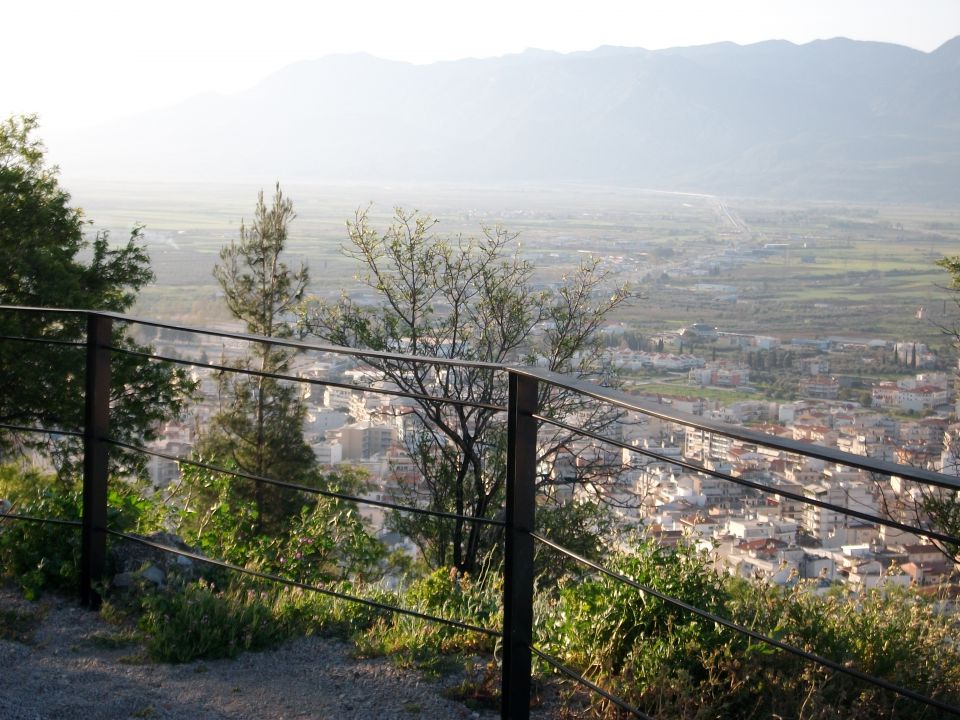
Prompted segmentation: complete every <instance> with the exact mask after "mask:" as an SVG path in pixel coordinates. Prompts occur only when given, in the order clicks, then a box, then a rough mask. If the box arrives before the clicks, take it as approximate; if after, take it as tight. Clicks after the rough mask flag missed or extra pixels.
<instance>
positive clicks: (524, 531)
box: [500, 372, 537, 720]
mask: <svg viewBox="0 0 960 720" xmlns="http://www.w3.org/2000/svg"><path fill="white" fill-rule="evenodd" d="M536 412H537V380H536V379H535V378H531V377H527V376H524V375H519V374H517V373H515V372H510V401H509V406H508V420H507V498H506V501H507V507H506V525H507V527H506V538H505V543H506V548H505V551H504V583H503V676H502V678H501V686H500V687H501V700H500V702H501V705H500V717H501V718H502V719H503V720H527V719H528V718H529V717H530V675H531V652H530V644H531V642H532V641H533V537H531V535H530V533H531V532H532V531H533V529H534V520H535V516H536V490H535V480H536V465H537V421H536V419H535V418H534V417H533V415H534V413H536Z"/></svg>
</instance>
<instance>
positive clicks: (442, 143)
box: [60, 38, 960, 201]
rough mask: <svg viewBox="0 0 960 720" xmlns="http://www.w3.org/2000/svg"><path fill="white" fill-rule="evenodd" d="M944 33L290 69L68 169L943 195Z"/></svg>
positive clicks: (953, 139) (952, 71) (958, 143)
mask: <svg viewBox="0 0 960 720" xmlns="http://www.w3.org/2000/svg"><path fill="white" fill-rule="evenodd" d="M958 70H960V38H957V39H954V40H952V41H950V42H948V43H946V44H945V45H943V46H942V47H941V48H939V49H938V50H936V51H935V52H932V53H922V52H919V51H915V50H911V49H909V48H905V47H900V46H896V45H888V44H883V43H871V42H857V41H852V40H845V39H841V38H838V39H833V40H825V41H816V42H812V43H809V44H806V45H802V46H797V45H793V44H792V43H789V42H785V41H771V42H765V43H758V44H756V45H749V46H744V47H741V46H737V45H733V44H731V43H720V44H715V45H708V46H701V47H693V48H672V49H669V50H660V51H647V50H642V49H632V48H611V47H604V48H599V49H597V50H595V51H593V52H581V53H572V54H569V55H560V54H556V53H550V52H543V51H528V52H526V53H522V54H519V55H511V56H506V57H501V58H493V59H486V60H462V61H457V62H446V63H436V64H433V65H425V66H415V65H410V64H405V63H396V62H389V61H385V60H379V59H376V58H373V57H370V56H367V55H340V56H330V57H326V58H322V59H319V60H315V61H311V62H304V63H298V64H296V65H292V66H290V67H287V68H285V69H283V70H282V71H280V72H278V73H276V74H274V75H273V76H271V77H269V78H267V79H266V80H264V81H263V82H262V83H260V84H259V85H257V86H256V87H254V88H253V89H251V90H249V91H247V92H244V93H240V94H237V95H231V96H218V95H207V96H202V97H197V98H194V99H192V100H190V101H188V102H185V103H183V104H181V105H178V106H176V107H172V108H169V109H168V110H165V111H163V112H157V113H152V114H150V115H148V116H144V117H141V118H138V119H136V120H135V121H128V122H124V123H118V124H114V125H113V126H110V127H104V128H99V129H97V130H94V131H88V132H86V133H84V134H83V135H80V136H77V137H75V138H74V139H73V141H72V142H71V143H70V144H68V145H67V146H66V147H65V152H62V153H60V156H61V157H60V159H61V164H62V165H63V166H64V168H65V169H66V170H68V171H70V172H71V173H73V174H90V175H99V176H108V177H113V178H122V177H134V176H135V177H150V178H168V179H185V178H191V179H199V178H209V179H228V178H229V179H248V178H249V179H257V180H258V181H260V182H269V181H270V180H271V179H273V178H280V179H284V180H292V179H300V180H324V181H330V180H334V181H337V180H342V181H373V182H383V181H444V182H484V183H489V182H527V181H532V182H550V181H571V182H603V183H629V184H639V185H645V186H655V187H660V188H668V189H678V190H691V191H707V192H720V193H739V194H753V195H774V196H789V197H801V198H838V199H874V200H886V199H904V200H927V201H956V200H960V83H958V82H957V80H956V78H957V76H958Z"/></svg>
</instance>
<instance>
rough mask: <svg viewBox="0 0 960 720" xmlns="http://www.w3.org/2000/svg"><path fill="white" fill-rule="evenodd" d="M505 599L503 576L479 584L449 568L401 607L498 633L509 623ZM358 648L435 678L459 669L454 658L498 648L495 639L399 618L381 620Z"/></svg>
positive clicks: (421, 583)
mask: <svg viewBox="0 0 960 720" xmlns="http://www.w3.org/2000/svg"><path fill="white" fill-rule="evenodd" d="M502 596H503V586H502V579H501V578H500V577H499V576H497V575H493V574H486V575H483V576H480V577H478V578H473V577H471V576H470V575H467V574H462V573H458V572H457V570H456V568H453V567H447V568H438V569H437V570H434V571H433V572H432V573H430V574H429V575H427V576H425V577H423V578H421V579H420V580H418V581H416V582H414V583H413V584H412V585H411V586H410V587H409V588H408V589H407V591H406V592H405V593H404V595H403V601H402V603H401V604H402V605H403V607H405V608H407V609H410V610H416V611H418V612H422V613H425V614H428V615H433V616H436V617H443V618H447V619H450V620H457V621H460V622H464V623H468V624H471V625H476V626H477V627H484V628H490V629H493V630H497V629H498V628H499V627H500V626H501V624H502V622H503V619H502V618H503V613H502V607H501V603H502V599H503V597H502ZM357 642H358V644H359V647H360V650H361V652H365V653H368V654H375V655H381V654H388V655H392V656H395V657H397V658H398V659H400V660H401V661H405V662H409V663H412V664H414V665H416V666H417V667H419V668H421V669H424V670H427V671H432V672H443V671H445V670H448V669H450V668H452V667H454V666H455V665H456V664H457V663H456V661H455V660H454V659H453V658H452V657H451V656H453V655H457V654H462V653H471V654H472V653H478V652H485V653H489V652H493V650H494V649H495V644H496V642H495V640H494V638H492V637H490V636H489V635H485V634H481V633H477V632H474V631H471V630H464V629H461V628H456V627H452V626H450V625H444V624H440V623H435V622H428V621H425V620H420V619H418V618H415V617H412V616H409V615H399V614H398V615H392V616H390V617H386V618H383V619H381V620H380V621H379V622H377V623H376V624H375V625H373V626H372V627H371V628H370V630H368V631H367V632H366V633H364V634H363V636H362V637H360V638H358V639H357Z"/></svg>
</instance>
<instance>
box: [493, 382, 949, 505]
mask: <svg viewBox="0 0 960 720" xmlns="http://www.w3.org/2000/svg"><path fill="white" fill-rule="evenodd" d="M510 369H511V371H512V372H515V373H517V374H519V375H526V376H529V377H531V378H536V379H537V380H539V381H541V382H545V383H548V384H550V385H553V386H554V387H557V388H560V389H564V390H570V391H573V392H577V393H579V394H581V395H584V396H586V397H590V398H592V399H594V400H597V401H599V402H603V403H609V404H611V405H614V406H616V407H619V408H622V409H624V410H632V411H634V412H638V413H640V414H642V415H646V416H648V417H652V418H656V419H657V420H663V421H665V422H671V423H676V424H677V425H684V426H686V427H691V428H694V429H697V430H706V431H708V432H711V433H714V434H716V435H722V436H724V437H728V438H731V439H732V440H740V441H743V442H748V443H753V444H756V445H763V446H764V447H769V448H773V449H775V450H782V451H783V452H787V453H792V454H795V455H803V456H806V457H812V458H816V459H818V460H826V461H827V462H832V463H836V464H838V465H845V466H847V467H853V468H857V469H858V470H865V471H867V472H873V473H877V474H878V475H884V476H887V477H890V476H896V477H900V478H903V479H904V480H912V481H914V482H919V483H922V484H925V485H936V486H938V487H942V488H946V489H948V490H960V477H955V476H952V475H944V474H943V473H938V472H935V471H933V470H924V469H922V468H912V467H907V466H905V465H897V464H896V463H892V462H889V461H886V460H878V459H875V458H869V457H865V456H863V455H854V454H852V453H848V452H844V451H842V450H837V449H835V448H830V447H825V446H823V445H814V444H812V443H804V442H800V441H799V440H788V439H786V438H781V437H777V436H776V435H767V434H766V433H761V432H757V431H756V430H750V429H749V428H744V427H740V426H737V425H728V424H727V423H722V422H718V421H716V420H710V419H709V418H703V417H698V416H696V415H689V414H687V413H680V412H676V411H667V410H664V409H663V408H662V407H660V406H655V405H652V404H650V403H643V402H640V401H638V400H637V399H636V398H632V397H630V396H629V395H627V394H625V393H623V392H622V391H619V390H614V389H613V388H602V387H598V386H596V385H593V384H591V383H586V382H583V381H580V380H572V379H570V378H567V377H565V376H563V375H559V374H557V373H554V372H550V371H549V370H543V369H541V368H534V367H527V366H510Z"/></svg>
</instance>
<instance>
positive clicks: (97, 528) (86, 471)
mask: <svg viewBox="0 0 960 720" xmlns="http://www.w3.org/2000/svg"><path fill="white" fill-rule="evenodd" d="M112 333H113V320H112V318H110V317H105V316H103V315H97V314H95V313H90V314H89V315H88V316H87V367H86V373H87V377H86V397H85V408H84V426H83V519H82V525H81V536H80V537H81V539H80V543H81V547H80V599H81V601H82V602H83V604H84V605H87V606H88V607H92V608H97V607H99V606H100V594H99V593H98V592H97V591H96V589H95V587H94V586H95V584H96V583H97V582H99V581H100V580H101V579H102V578H103V574H104V570H105V565H106V557H107V532H106V529H107V475H108V464H109V456H108V448H107V444H106V442H104V440H105V438H107V437H108V436H109V432H110V340H111V336H112Z"/></svg>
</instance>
